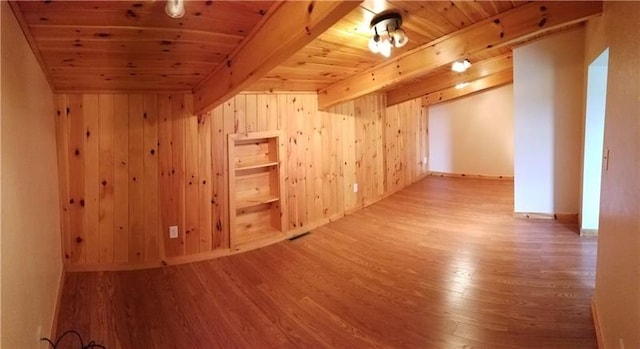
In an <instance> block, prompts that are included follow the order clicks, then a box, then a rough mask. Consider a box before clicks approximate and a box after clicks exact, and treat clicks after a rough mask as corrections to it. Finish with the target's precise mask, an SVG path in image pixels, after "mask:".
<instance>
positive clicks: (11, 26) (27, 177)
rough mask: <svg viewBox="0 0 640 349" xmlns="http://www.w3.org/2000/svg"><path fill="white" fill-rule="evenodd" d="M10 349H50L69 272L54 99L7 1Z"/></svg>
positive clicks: (6, 303) (5, 264) (4, 196)
mask: <svg viewBox="0 0 640 349" xmlns="http://www.w3.org/2000/svg"><path fill="white" fill-rule="evenodd" d="M0 6H1V8H2V10H0V11H1V16H2V18H1V22H0V23H1V24H0V28H1V29H0V33H1V37H2V38H1V45H2V49H1V51H0V52H1V62H0V63H1V66H2V68H1V69H2V84H1V85H2V87H1V89H2V95H1V102H0V104H1V115H2V124H1V127H0V135H1V136H0V141H1V146H0V149H1V151H2V152H1V155H0V159H1V161H0V163H1V167H0V168H1V174H0V186H1V188H2V192H1V200H0V202H1V211H0V217H1V230H2V244H1V249H2V255H1V258H2V264H1V268H2V274H1V277H2V279H1V280H0V281H1V284H2V285H1V287H0V288H1V289H2V295H1V298H2V316H1V318H2V338H1V343H0V347H2V348H7V349H8V348H40V347H42V348H44V347H46V346H45V345H44V344H43V343H41V342H40V340H39V336H41V335H42V336H49V335H50V329H51V324H52V322H53V314H54V308H55V304H56V301H57V297H58V288H59V284H60V276H61V272H62V258H61V256H60V253H61V251H60V250H61V249H60V215H59V202H58V171H57V162H56V139H55V125H54V108H53V94H52V92H51V89H50V88H49V85H48V83H47V81H46V79H45V76H44V74H43V73H42V70H41V68H40V65H39V64H38V62H37V61H36V58H35V56H34V55H33V52H32V51H31V49H30V48H29V45H28V44H27V41H26V40H25V38H24V36H23V34H22V31H21V30H20V27H19V26H18V23H17V21H16V19H15V17H14V16H13V13H12V11H11V9H10V7H9V5H8V3H7V2H6V1H1V2H0Z"/></svg>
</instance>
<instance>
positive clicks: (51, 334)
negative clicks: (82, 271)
mask: <svg viewBox="0 0 640 349" xmlns="http://www.w3.org/2000/svg"><path fill="white" fill-rule="evenodd" d="M66 275H67V273H66V272H65V268H64V266H63V268H62V272H61V273H60V280H58V294H57V295H56V304H55V305H54V308H53V321H51V328H50V329H49V339H52V340H55V338H58V334H57V332H58V317H59V314H60V305H61V304H62V291H63V288H64V281H65V279H66Z"/></svg>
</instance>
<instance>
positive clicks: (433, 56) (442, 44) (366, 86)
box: [318, 1, 602, 109]
mask: <svg viewBox="0 0 640 349" xmlns="http://www.w3.org/2000/svg"><path fill="white" fill-rule="evenodd" d="M601 13H602V2H576V1H566V2H565V1H558V2H554V1H540V2H532V3H528V4H525V5H522V6H519V7H516V8H514V9H512V10H509V11H506V12H503V13H501V14H499V15H497V16H494V17H491V18H488V19H486V20H484V21H481V22H478V23H476V24H474V25H472V26H469V27H467V28H464V29H461V30H459V31H457V32H454V33H452V34H450V35H447V36H445V37H443V38H440V39H438V40H436V41H434V42H430V43H427V44H425V45H422V46H420V47H418V48H416V49H414V50H411V51H409V52H407V53H405V54H403V55H401V56H399V57H398V58H397V59H394V60H390V61H387V62H385V63H383V64H380V65H377V66H375V67H373V68H371V69H369V70H366V71H364V72H362V73H360V74H356V75H354V76H351V77H349V78H347V79H344V80H342V81H339V82H337V83H335V84H332V85H330V86H328V87H326V88H324V89H322V90H320V91H319V93H318V105H319V107H320V108H321V109H326V108H328V107H330V106H333V105H335V104H338V103H340V102H344V101H348V100H351V99H354V98H357V97H360V96H363V95H366V94H369V93H372V92H374V91H377V90H380V89H382V88H384V87H387V86H389V85H391V84H395V83H398V82H400V81H403V80H406V79H412V78H416V77H418V76H420V75H424V74H426V73H428V72H429V71H431V70H433V69H436V68H438V67H440V66H443V65H448V64H450V63H452V62H454V61H456V60H458V59H461V58H465V57H467V56H469V55H470V54H473V53H477V52H481V51H485V50H488V49H491V48H495V47H498V46H502V45H507V44H509V43H511V42H514V41H519V40H522V39H523V38H525V37H527V36H531V35H538V34H540V33H542V32H546V31H549V30H553V29H556V28H558V27H561V26H565V25H571V24H574V23H577V22H581V21H585V20H587V19H589V18H591V17H594V16H597V15H599V14H601Z"/></svg>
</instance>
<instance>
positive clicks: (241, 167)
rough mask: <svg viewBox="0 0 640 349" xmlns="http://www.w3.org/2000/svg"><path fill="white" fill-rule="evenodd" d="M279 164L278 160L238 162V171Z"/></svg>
mask: <svg viewBox="0 0 640 349" xmlns="http://www.w3.org/2000/svg"><path fill="white" fill-rule="evenodd" d="M277 165H278V162H277V161H267V162H257V163H245V164H236V171H243V170H252V169H257V168H265V167H271V166H277Z"/></svg>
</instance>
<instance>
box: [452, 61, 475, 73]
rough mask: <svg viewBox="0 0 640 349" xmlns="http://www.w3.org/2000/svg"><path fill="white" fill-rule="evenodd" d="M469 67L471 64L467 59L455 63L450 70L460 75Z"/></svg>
mask: <svg viewBox="0 0 640 349" xmlns="http://www.w3.org/2000/svg"><path fill="white" fill-rule="evenodd" d="M470 66H471V62H470V61H469V60H468V59H464V60H462V61H455V62H453V64H452V65H451V70H453V71H454V72H458V73H462V72H464V71H465V70H467V69H469V67H470Z"/></svg>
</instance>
